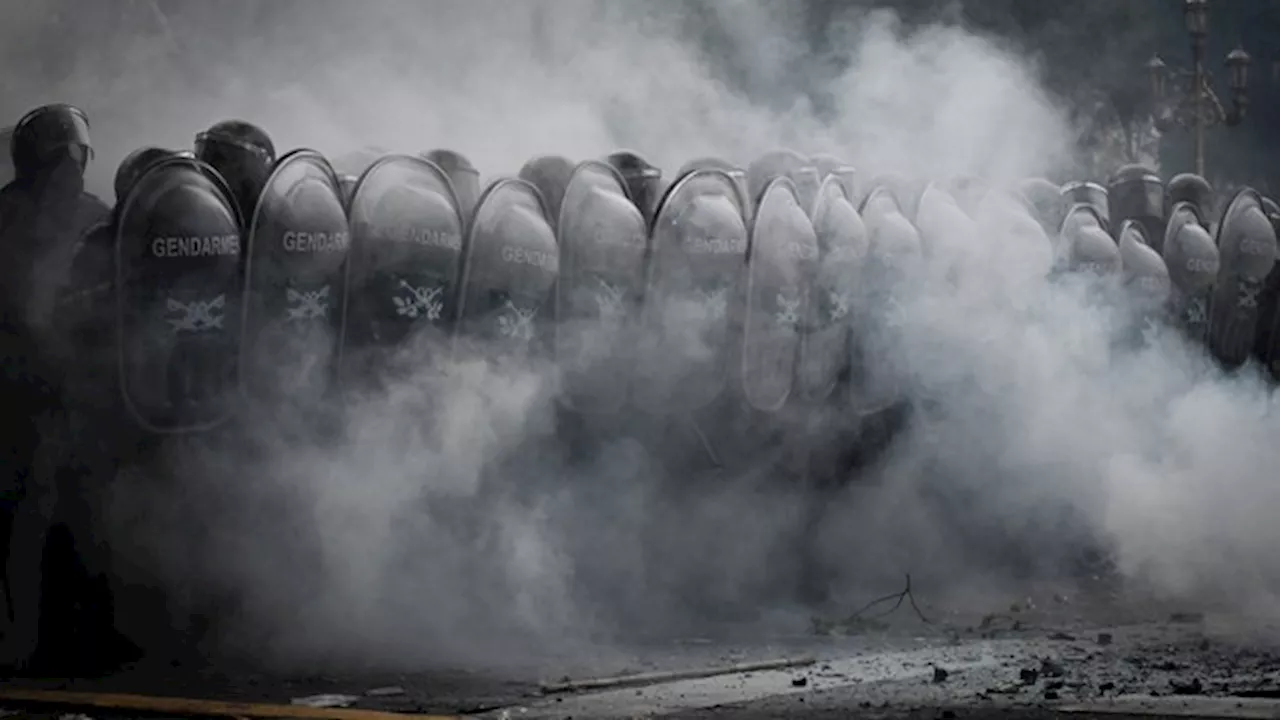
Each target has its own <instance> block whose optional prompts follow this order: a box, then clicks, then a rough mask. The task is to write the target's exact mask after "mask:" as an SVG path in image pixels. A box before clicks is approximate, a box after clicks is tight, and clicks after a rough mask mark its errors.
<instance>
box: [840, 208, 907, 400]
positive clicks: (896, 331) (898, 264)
mask: <svg viewBox="0 0 1280 720" xmlns="http://www.w3.org/2000/svg"><path fill="white" fill-rule="evenodd" d="M860 214H861V215H862V218H863V221H864V222H865V223H866V226H867V236H868V239H869V241H870V242H869V252H868V254H867V265H866V269H867V272H866V274H865V275H864V292H865V298H866V299H865V301H864V302H863V303H860V309H859V312H858V315H857V324H856V328H857V333H856V335H855V337H854V339H853V342H854V344H855V348H854V350H853V352H854V363H853V374H852V378H853V388H852V389H853V402H854V404H855V407H856V408H857V410H858V411H859V412H860V413H863V414H866V413H874V412H878V411H880V410H884V409H886V408H888V407H889V406H891V405H893V404H894V403H896V402H898V401H899V400H900V399H901V398H902V396H903V389H902V386H903V384H904V381H905V378H903V377H902V375H901V373H900V371H899V370H898V369H897V368H899V367H900V366H901V364H902V362H903V359H902V357H901V355H902V348H901V339H900V333H901V329H902V324H903V309H902V297H903V293H904V292H907V291H908V287H909V284H910V281H911V280H912V278H913V277H914V276H915V272H916V270H917V268H918V267H919V265H920V261H921V259H922V257H923V250H922V246H921V242H920V235H919V233H918V231H917V230H916V228H915V226H914V225H912V224H911V223H910V222H909V221H908V220H907V218H906V217H905V216H903V214H902V211H901V209H900V208H899V205H898V201H897V200H896V199H895V197H894V194H893V191H892V190H891V189H890V188H888V187H879V188H876V189H875V190H872V191H871V194H870V195H868V196H867V197H866V199H865V200H864V201H863V205H862V212H861V213H860Z"/></svg>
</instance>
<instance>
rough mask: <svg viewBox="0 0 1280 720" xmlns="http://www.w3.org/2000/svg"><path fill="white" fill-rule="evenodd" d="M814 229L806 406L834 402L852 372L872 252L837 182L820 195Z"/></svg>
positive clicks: (800, 380) (802, 378)
mask: <svg viewBox="0 0 1280 720" xmlns="http://www.w3.org/2000/svg"><path fill="white" fill-rule="evenodd" d="M813 230H814V234H815V237H816V238H817V242H818V252H819V261H818V267H817V269H816V272H815V273H814V275H813V279H812V281H811V285H810V291H809V319H808V322H807V323H806V325H805V333H804V336H803V337H802V342H801V346H800V361H799V368H798V372H797V375H796V390H797V391H798V392H799V394H800V397H801V398H803V399H804V400H805V401H807V402H821V401H823V400H826V399H827V398H829V397H831V394H832V392H834V391H835V388H836V386H837V385H838V384H839V381H840V377H841V375H843V374H844V373H845V372H846V371H847V370H848V367H849V361H850V356H849V351H850V340H849V338H850V332H851V331H852V312H851V311H852V308H853V305H854V302H855V292H856V291H857V283H858V278H859V277H860V276H861V274H862V267H863V262H864V261H865V260H866V257H867V252H868V249H869V247H870V240H869V238H868V237H867V227H866V225H865V224H863V222H862V217H861V216H859V215H858V211H857V210H856V209H855V208H854V207H853V204H852V203H851V202H850V201H849V198H848V197H847V196H846V195H845V188H844V187H843V185H842V183H841V182H840V179H839V178H838V177H835V176H829V177H827V179H826V180H824V181H823V183H822V188H821V189H820V190H819V191H818V201H817V202H816V203H815V204H814V211H813Z"/></svg>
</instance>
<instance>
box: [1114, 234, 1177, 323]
mask: <svg viewBox="0 0 1280 720" xmlns="http://www.w3.org/2000/svg"><path fill="white" fill-rule="evenodd" d="M1145 235H1146V229H1145V227H1144V225H1143V224H1142V223H1141V222H1140V221H1138V220H1125V221H1124V222H1123V223H1121V224H1120V238H1119V241H1118V242H1117V247H1118V249H1119V251H1120V268H1121V274H1122V287H1123V288H1124V297H1125V300H1126V301H1127V302H1128V303H1129V307H1128V310H1129V311H1130V312H1131V313H1132V314H1133V316H1134V318H1135V319H1136V320H1137V321H1138V322H1139V323H1140V324H1142V323H1146V322H1154V321H1155V320H1156V319H1157V318H1158V317H1159V316H1160V314H1161V312H1162V311H1163V310H1164V308H1165V307H1166V306H1167V305H1168V303H1169V299H1170V297H1171V295H1172V292H1173V282H1172V280H1171V279H1170V277H1169V268H1168V267H1167V266H1165V263H1164V260H1163V259H1162V258H1161V257H1160V255H1159V254H1157V253H1156V251H1155V250H1154V249H1153V248H1152V247H1151V242H1150V241H1149V240H1148V239H1147V238H1146V237H1145Z"/></svg>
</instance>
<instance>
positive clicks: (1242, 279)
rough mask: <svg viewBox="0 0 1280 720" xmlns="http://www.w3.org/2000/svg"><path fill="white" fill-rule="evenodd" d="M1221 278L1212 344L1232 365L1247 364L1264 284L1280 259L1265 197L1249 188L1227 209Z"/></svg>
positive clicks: (1220, 242) (1221, 231) (1213, 306)
mask: <svg viewBox="0 0 1280 720" xmlns="http://www.w3.org/2000/svg"><path fill="white" fill-rule="evenodd" d="M1216 244H1217V246H1218V253H1219V259H1220V263H1219V267H1218V280H1217V283H1216V285H1215V287H1214V291H1213V301H1212V302H1211V303H1210V314H1209V349H1210V351H1212V353H1213V355H1214V357H1216V358H1217V359H1218V361H1219V362H1221V363H1222V364H1223V365H1224V366H1225V367H1227V368H1236V367H1239V366H1240V365H1243V364H1244V362H1245V361H1246V360H1247V359H1248V358H1249V353H1250V351H1251V350H1252V348H1253V345H1254V340H1255V335H1256V333H1257V332H1258V322H1259V316H1260V307H1259V306H1260V301H1261V299H1262V298H1261V295H1262V290H1263V286H1264V283H1265V282H1266V280H1267V276H1268V275H1269V274H1270V273H1271V270H1272V268H1273V267H1274V266H1275V263H1276V231H1275V228H1274V227H1272V225H1271V221H1270V220H1269V219H1268V218H1267V216H1266V213H1264V212H1263V209H1262V198H1261V197H1260V196H1259V195H1258V193H1257V192H1255V191H1253V190H1251V189H1248V188H1245V189H1244V190H1241V191H1240V192H1238V193H1236V195H1235V197H1233V198H1232V199H1231V202H1230V203H1229V204H1228V205H1227V208H1226V210H1225V211H1223V213H1222V220H1221V221H1220V222H1219V223H1218V235H1217V238H1216Z"/></svg>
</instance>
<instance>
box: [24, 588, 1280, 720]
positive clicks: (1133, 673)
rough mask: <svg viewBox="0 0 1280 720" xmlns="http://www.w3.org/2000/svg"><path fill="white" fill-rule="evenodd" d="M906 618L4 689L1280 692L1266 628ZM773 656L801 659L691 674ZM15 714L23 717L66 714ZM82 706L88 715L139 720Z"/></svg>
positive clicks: (757, 696) (1063, 706) (805, 694)
mask: <svg viewBox="0 0 1280 720" xmlns="http://www.w3.org/2000/svg"><path fill="white" fill-rule="evenodd" d="M905 608H906V606H904V608H900V609H899V610H898V611H896V612H895V613H894V614H893V615H891V616H889V617H886V618H880V619H876V620H866V619H865V618H859V619H857V620H856V621H855V622H851V623H844V622H828V621H826V619H823V621H820V622H814V623H812V626H811V627H809V628H805V629H803V631H800V632H791V633H777V632H773V631H771V632H770V633H760V634H753V633H752V632H751V631H750V630H747V629H741V630H739V631H738V633H737V639H727V638H726V637H724V636H723V635H722V636H720V637H715V638H683V639H680V640H665V641H660V642H659V641H654V642H650V643H647V644H645V645H644V646H636V647H631V648H627V649H618V648H614V649H612V650H610V651H608V652H602V653H600V654H596V655H594V656H592V657H591V658H576V659H573V661H567V660H561V661H556V662H554V663H552V662H548V663H546V664H543V665H540V666H538V667H530V668H525V669H512V668H506V669H503V670H501V671H498V670H490V671H478V670H475V669H471V670H456V669H423V670H420V671H417V672H412V673H383V672H368V673H361V672H347V673H338V674H327V675H314V676H310V677H297V676H295V677H283V676H278V675H270V674H265V673H254V672H249V671H246V670H244V669H240V670H236V671H231V670H227V669H221V670H219V669H210V668H206V669H203V670H199V671H195V670H191V669H184V668H165V669H157V668H154V667H150V668H149V667H137V668H134V669H133V670H131V671H128V672H124V673H121V674H119V675H117V676H114V677H111V678H105V679H98V680H23V681H10V682H8V683H5V685H4V686H3V687H0V690H3V689H4V688H14V687H22V688H44V689H60V690H71V691H80V692H94V693H101V692H115V693H141V694H147V695H166V696H180V697H192V698H206V699H218V700H227V701H244V702H267V703H279V704H289V703H290V702H291V701H296V700H299V699H302V698H314V697H316V696H320V695H345V696H348V700H350V701H351V702H350V704H349V706H350V707H354V708H365V709H369V710H384V711H390V712H400V713H432V714H447V715H475V716H480V717H483V718H485V719H486V720H512V719H515V718H522V719H525V720H538V719H540V718H556V719H559V718H577V719H581V718H630V717H646V716H648V717H654V716H660V717H668V718H677V719H687V720H713V719H719V718H746V719H747V720H765V719H766V718H784V717H785V718H812V719H814V720H817V719H819V718H837V717H839V718H848V717H873V718H912V719H915V718H930V719H936V718H953V717H954V718H1015V717H1017V718H1076V719H1080V718H1091V717H1107V718H1117V717H1155V716H1163V717H1170V716H1181V717H1278V718H1280V701H1277V700H1275V699H1274V698H1280V642H1277V641H1276V638H1280V633H1276V632H1275V631H1274V629H1273V628H1271V627H1269V626H1266V625H1265V624H1262V623H1259V622H1255V621H1249V620H1246V619H1243V618H1240V617H1237V616H1233V615H1215V614H1213V613H1201V612H1197V611H1194V609H1187V608H1173V607H1169V606H1162V605H1159V604H1155V603H1150V602H1143V603H1117V602H1114V601H1112V602H1109V603H1104V604H1098V603H1090V602H1074V601H1071V600H1068V599H1066V598H1063V597H1059V596H1057V595H1053V594H1048V593H1046V594H1044V595H1043V596H1041V597H1036V598H1023V599H1020V600H1018V601H1017V602H1014V603H1009V604H1007V605H1005V606H1004V607H1001V608H1000V609H999V611H998V612H988V613H985V614H984V613H978V612H967V613H962V612H943V611H941V610H939V609H938V608H929V607H926V608H925V613H926V615H929V616H931V619H932V620H933V621H932V622H929V623H924V622H921V620H920V618H919V617H918V616H916V615H915V614H914V613H913V612H911V611H910V610H909V609H905ZM793 630H796V629H795V628H793ZM782 659H792V660H797V659H803V660H808V661H810V662H808V663H807V664H803V665H796V666H792V667H781V668H756V669H754V670H750V671H744V672H730V673H725V674H717V675H712V676H710V677H696V676H689V674H690V673H691V674H692V675H697V674H699V673H697V672H696V671H699V670H702V671H705V670H707V669H708V668H725V667H729V666H734V665H741V664H744V663H762V662H766V661H778V660H782ZM635 674H641V675H643V676H644V677H641V678H640V679H638V680H636V681H635V682H627V681H625V679H620V678H618V677H612V679H604V680H602V681H600V682H597V683H594V685H593V686H590V687H585V688H577V689H574V688H563V687H559V688H558V687H555V685H556V684H557V683H563V681H565V680H571V681H579V680H586V679H590V678H595V679H601V678H606V677H607V676H633V675H635ZM586 684H587V685H592V684H591V683H586ZM0 707H4V703H3V701H0ZM11 709H13V710H19V709H21V710H23V712H24V713H25V716H28V717H58V716H59V714H60V712H59V711H55V710H54V709H38V712H35V713H32V712H31V708H29V707H27V706H22V707H19V706H17V705H13V706H11ZM80 711H81V712H84V713H85V714H86V715H87V716H89V717H90V718H93V720H108V719H110V718H118V717H134V716H137V714H136V713H135V714H131V713H129V712H117V711H112V712H106V711H102V710H95V709H93V708H85V709H83V710H80ZM167 716H169V717H174V716H175V714H174V713H169V714H167Z"/></svg>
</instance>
